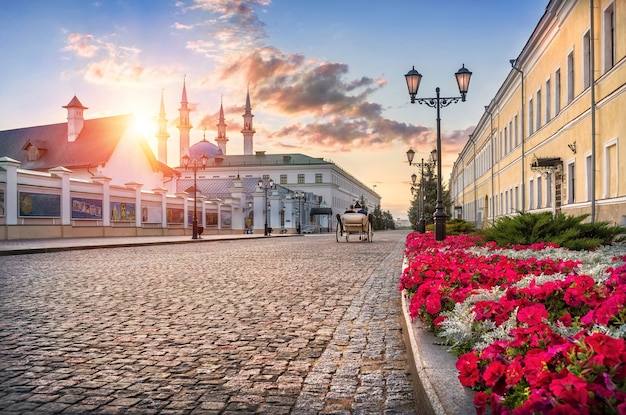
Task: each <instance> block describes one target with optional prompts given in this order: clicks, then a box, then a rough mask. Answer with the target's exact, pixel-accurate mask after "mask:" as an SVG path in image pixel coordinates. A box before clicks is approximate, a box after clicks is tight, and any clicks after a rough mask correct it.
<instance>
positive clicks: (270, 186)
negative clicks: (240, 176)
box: [259, 179, 274, 236]
mask: <svg viewBox="0 0 626 415" xmlns="http://www.w3.org/2000/svg"><path fill="white" fill-rule="evenodd" d="M273 188H274V180H272V179H270V180H269V183H268V186H265V182H264V181H263V179H261V180H259V189H261V190H263V191H264V192H265V232H264V233H263V235H265V236H268V235H269V234H270V233H272V232H271V229H270V228H269V227H268V226H267V215H268V214H269V211H270V205H269V204H268V203H267V191H268V190H270V189H273Z"/></svg>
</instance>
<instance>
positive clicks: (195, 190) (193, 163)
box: [183, 154, 209, 239]
mask: <svg viewBox="0 0 626 415" xmlns="http://www.w3.org/2000/svg"><path fill="white" fill-rule="evenodd" d="M208 161H209V158H208V157H207V156H205V155H204V154H203V155H202V156H200V164H201V167H202V169H205V168H206V164H207V162H208ZM190 162H191V168H192V169H193V225H192V229H193V231H192V235H191V239H198V215H197V204H198V188H197V186H196V183H197V180H196V176H197V172H198V160H197V159H193V160H191V157H189V156H188V155H187V154H185V155H184V156H183V167H185V170H187V169H188V168H189V164H190Z"/></svg>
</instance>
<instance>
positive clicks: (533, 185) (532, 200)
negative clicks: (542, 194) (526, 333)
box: [528, 179, 535, 210]
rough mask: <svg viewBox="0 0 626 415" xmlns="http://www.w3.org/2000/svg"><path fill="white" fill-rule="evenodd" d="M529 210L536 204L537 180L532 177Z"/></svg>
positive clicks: (529, 187)
mask: <svg viewBox="0 0 626 415" xmlns="http://www.w3.org/2000/svg"><path fill="white" fill-rule="evenodd" d="M528 196H529V197H528V210H533V209H534V207H533V206H535V181H534V180H533V179H530V180H529V182H528Z"/></svg>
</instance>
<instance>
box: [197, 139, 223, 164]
mask: <svg viewBox="0 0 626 415" xmlns="http://www.w3.org/2000/svg"><path fill="white" fill-rule="evenodd" d="M218 155H219V156H221V155H222V150H220V148H219V147H218V146H216V145H215V144H213V143H210V142H208V141H207V140H202V141H200V142H197V143H196V144H194V145H192V146H191V147H189V157H191V159H192V160H194V159H195V160H200V157H202V156H207V157H208V158H214V157H215V156H218Z"/></svg>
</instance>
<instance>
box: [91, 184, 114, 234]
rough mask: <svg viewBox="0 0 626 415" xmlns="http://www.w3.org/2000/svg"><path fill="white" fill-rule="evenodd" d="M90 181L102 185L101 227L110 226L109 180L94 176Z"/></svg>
mask: <svg viewBox="0 0 626 415" xmlns="http://www.w3.org/2000/svg"><path fill="white" fill-rule="evenodd" d="M91 180H92V181H94V182H96V183H100V184H101V185H102V226H111V178H110V177H106V176H94V177H92V178H91Z"/></svg>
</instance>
